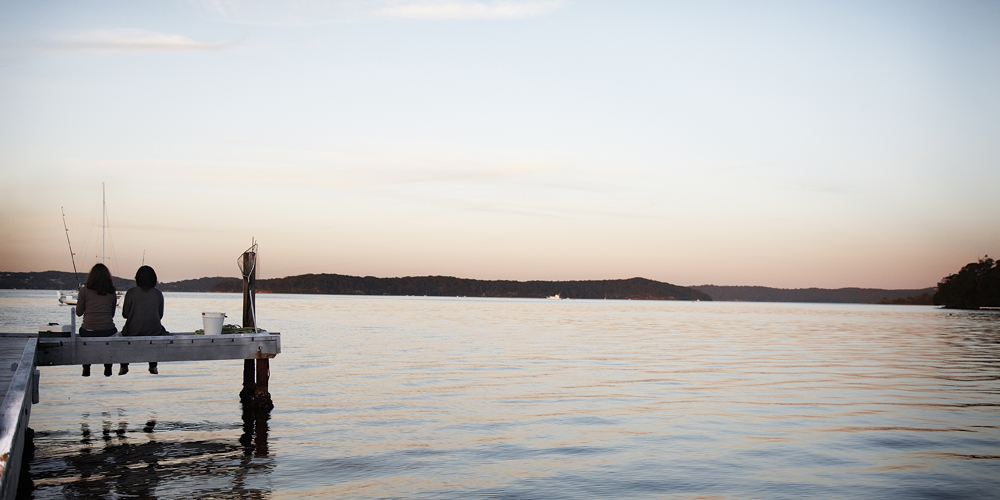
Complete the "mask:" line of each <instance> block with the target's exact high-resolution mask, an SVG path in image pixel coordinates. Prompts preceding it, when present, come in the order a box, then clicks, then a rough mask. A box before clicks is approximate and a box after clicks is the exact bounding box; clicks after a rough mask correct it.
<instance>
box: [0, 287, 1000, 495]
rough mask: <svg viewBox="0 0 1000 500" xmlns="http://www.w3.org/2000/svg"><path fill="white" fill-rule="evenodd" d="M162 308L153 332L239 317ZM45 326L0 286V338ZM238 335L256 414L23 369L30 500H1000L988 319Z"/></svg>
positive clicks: (379, 314) (721, 319)
mask: <svg viewBox="0 0 1000 500" xmlns="http://www.w3.org/2000/svg"><path fill="white" fill-rule="evenodd" d="M164 295H165V296H166V314H165V316H164V320H163V323H164V326H166V328H167V329H168V330H171V331H178V332H180V331H192V330H194V329H197V328H200V327H201V316H200V313H201V312H202V311H223V312H226V313H227V314H228V315H229V318H230V320H228V321H227V323H229V322H232V323H237V322H239V320H240V318H241V317H242V314H241V310H242V306H241V298H240V296H239V295H235V294H193V293H190V294H187V293H166V294H164ZM68 319H69V308H68V307H60V306H58V305H56V300H55V292H47V291H46V292H39V291H0V331H5V332H12V331H16V332H21V331H24V332H27V331H33V330H35V329H37V327H38V325H39V324H41V323H45V322H48V321H58V322H61V323H65V322H68ZM258 323H259V324H260V326H262V327H264V328H267V329H268V330H270V331H280V332H281V335H282V353H281V354H280V355H279V356H278V357H277V358H276V359H274V360H272V362H271V381H270V384H271V385H270V390H271V395H272V398H273V400H274V403H275V405H276V408H275V409H274V410H273V411H272V412H271V414H270V420H267V421H263V420H257V421H253V420H251V421H244V419H243V418H242V414H241V411H240V405H239V398H238V393H239V391H240V384H241V380H242V379H241V373H242V361H239V360H235V361H224V362H199V363H195V362H188V363H161V364H160V375H150V374H148V373H146V370H145V366H144V365H143V364H133V365H132V367H131V370H132V371H131V373H129V374H128V375H126V376H123V377H119V376H117V375H115V376H113V377H110V378H105V377H103V376H102V375H101V370H100V367H99V366H95V369H94V376H91V377H90V378H82V377H81V376H80V368H79V367H41V368H40V369H41V372H42V377H41V402H40V403H39V404H38V405H35V406H34V408H33V410H32V415H31V423H30V426H31V427H32V428H33V429H34V430H35V431H36V434H35V445H36V447H37V449H36V452H35V457H34V460H33V461H32V462H31V464H30V471H31V476H32V479H33V484H34V488H35V489H34V491H33V496H34V498H38V499H50V498H51V499H57V498H58V499H62V498H90V497H107V498H112V497H113V498H128V497H130V496H131V497H133V498H134V497H139V498H159V499H167V498H260V499H290V498H330V497H337V498H358V499H362V498H363V499H368V498H456V499H457V498H497V499H501V498H502V499H562V498H566V499H570V498H572V499H581V498H582V499H586V498H685V499H686V498H690V499H695V498H700V499H773V498H803V497H811V498H831V499H832V498H886V499H888V498H892V499H898V498H1000V429H998V425H1000V314H998V313H997V312H993V311H983V312H957V311H945V310H940V309H935V308H932V307H922V306H879V305H831V304H775V303H711V302H661V301H612V300H607V301H604V300H563V301H554V300H531V299H486V298H439V297H355V296H311V295H259V296H258ZM121 324H122V322H121V320H120V318H119V328H120V326H121ZM115 372H116V373H117V366H116V367H115Z"/></svg>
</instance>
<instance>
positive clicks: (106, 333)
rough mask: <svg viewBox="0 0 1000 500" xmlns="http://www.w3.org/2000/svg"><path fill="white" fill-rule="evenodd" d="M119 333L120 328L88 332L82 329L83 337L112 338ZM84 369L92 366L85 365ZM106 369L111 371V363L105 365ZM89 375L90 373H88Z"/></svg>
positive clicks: (81, 334)
mask: <svg viewBox="0 0 1000 500" xmlns="http://www.w3.org/2000/svg"><path fill="white" fill-rule="evenodd" d="M116 333H118V327H117V326H115V327H112V328H111V329H110V330H88V329H86V328H84V327H82V326H81V327H80V336H81V337H110V336H112V335H114V334H116ZM83 367H84V368H90V365H83ZM104 369H105V370H107V371H110V370H111V363H108V364H106V365H104ZM88 373H89V372H88Z"/></svg>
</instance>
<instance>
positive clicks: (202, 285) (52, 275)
mask: <svg viewBox="0 0 1000 500" xmlns="http://www.w3.org/2000/svg"><path fill="white" fill-rule="evenodd" d="M77 279H79V280H80V281H86V280H87V273H80V274H76V275H74V274H73V273H67V272H64V271H43V272H40V273H5V272H0V289H8V290H9V289H19V290H76V289H77V288H79V287H80V283H79V282H77ZM114 280H115V288H116V289H118V290H123V291H124V290H128V289H129V288H132V287H134V286H135V280H130V279H127V278H120V277H118V276H114ZM225 280H231V281H235V282H237V283H240V280H239V279H237V278H222V277H218V278H198V279H193V280H183V281H175V282H173V283H159V284H157V285H156V287H157V288H159V289H160V290H161V291H164V292H210V291H212V287H213V286H215V284H216V283H218V282H220V281H225Z"/></svg>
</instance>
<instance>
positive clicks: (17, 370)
mask: <svg viewBox="0 0 1000 500" xmlns="http://www.w3.org/2000/svg"><path fill="white" fill-rule="evenodd" d="M37 341H38V339H37V335H36V336H34V337H31V336H28V335H18V336H3V337H0V387H2V388H3V391H4V392H3V393H4V394H5V396H4V400H3V404H2V405H0V468H2V469H3V470H2V472H0V498H4V499H7V498H14V496H15V495H16V494H17V482H18V481H17V480H18V477H19V475H20V473H21V456H22V454H23V451H24V432H25V429H27V428H28V417H30V416H31V404H32V402H37V394H38V393H37V383H38V377H37V374H36V370H35V346H36V343H37ZM33 394H34V395H36V396H35V397H32V395H33ZM33 400H34V401H33Z"/></svg>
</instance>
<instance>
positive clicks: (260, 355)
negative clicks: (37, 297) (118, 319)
mask: <svg viewBox="0 0 1000 500" xmlns="http://www.w3.org/2000/svg"><path fill="white" fill-rule="evenodd" d="M280 352H281V335H280V334H278V333H264V332H261V333H256V334H255V333H246V334H226V335H191V334H182V335H164V336H156V337H75V336H74V337H65V338H53V337H39V334H37V333H0V389H3V391H4V394H6V396H5V397H4V400H3V406H2V407H0V470H2V472H0V499H11V498H14V497H15V495H16V494H17V483H18V478H19V476H20V472H21V467H22V465H24V464H22V463H21V458H22V456H23V454H24V445H25V431H26V429H27V428H28V419H29V417H30V416H31V405H32V404H37V403H38V401H39V399H40V392H42V391H40V382H41V381H42V379H41V371H40V370H39V369H38V367H45V366H61V365H82V364H93V365H101V364H105V363H115V364H118V363H142V362H148V361H155V362H169V361H214V360H224V359H242V360H245V361H249V362H250V365H251V366H254V365H255V364H256V365H258V367H259V365H263V364H264V363H258V361H265V362H266V361H267V360H270V359H271V358H274V357H275V356H277V355H278V353H280ZM255 368H257V367H255ZM251 374H252V377H251V380H252V386H251V387H247V378H246V370H244V391H245V392H247V391H248V392H252V393H254V394H260V395H261V397H262V398H263V397H265V395H266V399H267V400H268V402H269V401H270V395H269V394H267V390H268V389H267V378H268V370H266V369H264V370H261V369H259V368H257V369H254V370H251ZM234 376H239V374H234ZM242 395H243V393H241V396H242Z"/></svg>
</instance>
